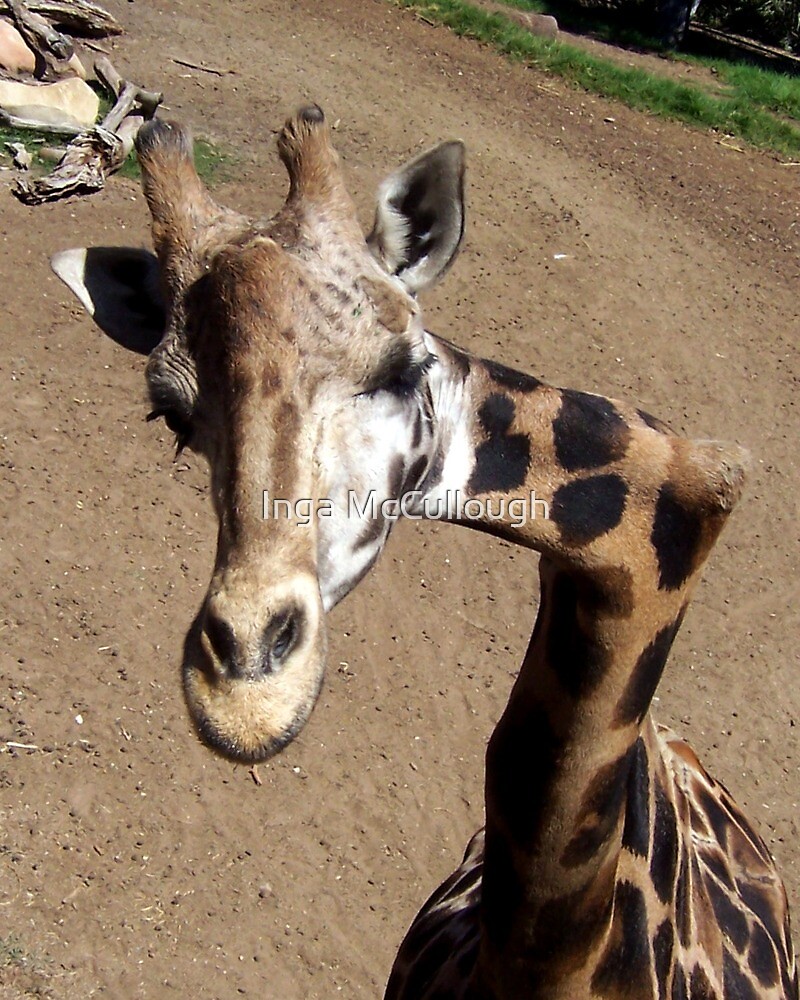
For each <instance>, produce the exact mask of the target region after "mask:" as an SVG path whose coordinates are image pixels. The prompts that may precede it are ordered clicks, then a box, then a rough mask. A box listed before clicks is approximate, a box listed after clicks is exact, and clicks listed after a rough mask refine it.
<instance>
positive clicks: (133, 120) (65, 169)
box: [14, 59, 162, 205]
mask: <svg viewBox="0 0 800 1000" xmlns="http://www.w3.org/2000/svg"><path fill="white" fill-rule="evenodd" d="M98 62H100V63H101V67H100V68H98V67H97V65H95V72H97V74H98V76H99V77H100V78H101V79H102V80H103V82H104V83H105V85H106V86H108V87H109V89H110V90H111V91H112V92H113V93H114V94H115V96H116V98H117V100H116V103H115V104H114V107H113V108H112V109H111V110H110V111H109V112H108V114H107V115H106V117H105V118H104V119H103V121H102V123H101V124H100V125H95V126H94V128H91V129H88V130H87V131H85V132H82V133H81V134H80V135H79V136H78V137H77V138H76V139H75V140H74V141H73V142H71V143H70V144H69V146H68V147H67V150H66V152H65V153H64V156H63V157H62V159H61V162H60V163H59V164H58V165H57V166H56V168H55V170H53V172H52V173H51V174H49V175H48V176H47V177H40V178H38V179H37V180H35V181H28V180H26V179H20V180H18V181H17V186H16V189H15V192H14V193H15V194H16V195H17V197H18V198H19V199H20V200H21V201H23V202H25V204H26V205H40V204H42V202H45V201H56V200H57V199H59V198H66V197H67V196H68V195H72V194H92V193H93V192H95V191H99V190H101V188H103V187H104V185H105V182H106V177H107V176H108V175H109V174H111V173H113V172H114V171H115V170H118V169H119V168H120V167H121V166H122V164H123V163H124V162H125V159H126V157H127V156H128V154H129V153H130V151H131V149H132V147H133V140H134V139H135V137H136V133H137V132H138V131H139V128H140V127H141V125H142V123H143V122H144V121H145V119H147V118H152V117H153V115H154V114H155V112H156V109H157V108H158V105H159V104H160V103H161V101H162V95H161V94H152V93H150V92H149V91H147V90H143V89H142V88H141V87H137V86H136V84H134V83H130V82H129V81H127V80H123V79H122V77H121V76H120V75H119V73H117V71H116V70H115V69H114V67H113V66H112V65H111V63H110V62H109V61H108V60H107V59H105V60H98Z"/></svg>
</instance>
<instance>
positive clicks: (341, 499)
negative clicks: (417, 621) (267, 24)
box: [53, 105, 798, 1000]
mask: <svg viewBox="0 0 800 1000" xmlns="http://www.w3.org/2000/svg"><path fill="white" fill-rule="evenodd" d="M278 149H279V153H280V156H281V159H282V160H283V162H284V164H285V165H286V168H287V170H288V173H289V193H288V196H287V199H286V202H285V204H284V206H283V208H282V209H281V210H280V211H279V212H278V214H277V215H276V216H275V217H274V218H271V219H268V220H251V219H247V218H245V217H243V216H241V215H239V214H238V213H235V212H232V211H230V210H228V209H225V208H223V207H221V206H219V205H217V204H216V203H215V202H214V201H213V200H212V198H211V197H210V195H209V194H208V192H207V191H206V190H205V188H204V186H203V185H202V183H201V182H200V180H199V178H198V176H197V174H196V171H195V169H194V165H193V161H192V153H191V140H190V138H189V136H188V134H187V133H186V132H185V131H184V130H183V129H181V128H180V127H179V126H177V125H173V124H169V123H165V122H158V121H156V122H153V123H150V124H148V125H146V126H145V127H144V128H143V129H142V131H141V132H140V134H139V137H138V139H137V151H138V155H139V160H140V163H141V166H142V173H143V182H144V190H145V195H146V197H147V201H148V205H149V208H150V212H151V215H152V233H153V242H154V246H155V255H152V254H150V253H149V252H147V251H142V250H124V249H120V248H92V249H88V250H87V249H81V250H72V251H66V252H64V253H61V254H58V255H57V256H56V257H55V258H54V262H53V266H54V268H55V270H56V272H57V273H58V274H59V275H60V276H61V277H62V278H63V279H64V280H65V281H66V283H67V284H68V285H69V286H70V287H71V288H72V289H73V291H74V292H75V293H76V294H77V296H78V298H79V299H80V300H81V302H82V303H83V304H84V305H85V306H86V308H87V309H88V310H89V312H90V313H91V314H92V315H93V316H94V318H95V319H96V321H97V322H98V323H99V324H100V325H101V326H102V327H103V328H104V329H105V330H106V331H107V332H109V333H110V334H111V335H112V336H113V337H115V339H117V340H118V341H120V342H122V343H126V344H127V345H128V346H131V347H133V348H134V349H136V350H139V351H140V352H141V353H146V354H148V361H147V368H146V377H147V384H148V391H149V394H150V399H151V404H152V407H153V413H152V415H153V416H163V417H164V418H165V420H166V421H167V423H168V425H169V426H170V427H171V428H172V429H173V430H174V431H175V433H176V435H177V437H178V440H179V444H180V445H181V446H183V445H187V446H189V447H191V448H193V449H195V450H197V451H198V452H201V453H202V454H204V455H205V456H206V458H207V460H208V463H209V467H210V473H211V495H212V499H213V503H214V507H215V511H216V514H217V517H218V520H219V536H218V546H217V558H216V561H215V567H214V572H213V576H212V579H211V582H210V584H209V588H208V591H207V594H206V597H205V600H204V601H203V604H202V607H201V608H200V610H199V612H198V615H197V617H196V619H195V622H194V623H193V625H192V627H191V628H190V630H189V634H188V636H187V640H186V646H185V651H184V664H183V679H184V690H185V693H186V701H187V704H188V707H189V710H190V713H191V715H192V718H193V719H194V722H195V725H196V727H197V729H198V732H199V733H200V735H201V737H202V738H203V739H204V740H205V741H206V742H207V743H208V744H209V745H210V746H212V747H213V748H215V749H216V750H218V751H219V752H221V753H224V754H227V755H228V756H230V757H233V758H235V759H241V760H260V759H263V758H265V757H268V756H270V755H271V754H274V753H276V752H278V751H279V750H280V749H281V748H282V747H283V746H285V745H286V743H287V742H288V741H289V740H291V739H292V738H293V737H294V736H295V735H296V734H297V732H299V730H300V729H301V728H302V726H303V725H304V724H305V722H306V720H307V719H308V716H309V714H310V712H311V709H312V707H313V705H314V702H315V700H316V698H317V694H318V692H319V687H320V684H321V681H322V676H323V670H324V660H325V624H324V621H325V613H326V611H327V610H329V609H330V608H331V607H332V606H333V605H334V604H335V603H336V602H337V601H339V600H340V599H341V598H342V597H344V596H345V594H347V593H348V592H349V591H350V590H352V588H353V587H355V586H356V584H357V583H358V581H359V580H360V579H361V578H362V577H363V575H364V574H365V573H366V572H367V571H368V570H369V568H370V567H371V566H372V564H373V563H374V561H375V559H376V558H377V556H378V554H379V553H380V551H381V549H382V547H383V545H384V544H385V542H386V538H387V536H388V533H389V531H390V528H391V526H392V524H393V523H394V519H393V518H392V517H391V516H388V515H387V509H388V508H385V507H384V508H381V506H380V504H381V503H389V504H392V503H398V502H400V501H402V500H403V499H404V498H409V497H413V501H412V502H411V503H410V506H408V508H407V511H406V512H407V513H409V514H411V516H416V514H418V513H419V512H420V511H423V513H424V503H423V501H424V502H425V503H435V502H438V503H439V504H441V503H444V502H449V501H450V500H451V499H452V497H454V496H455V497H457V498H459V499H457V500H456V502H455V504H454V506H453V509H452V510H450V509H447V516H448V519H449V520H452V521H453V522H454V523H457V524H458V523H462V524H463V523H467V524H472V526H476V522H477V526H478V527H480V528H481V529H482V530H485V531H487V532H491V533H494V534H497V535H500V536H502V537H504V538H507V539H511V540H513V541H515V542H518V543H519V544H520V545H523V546H526V547H528V548H532V549H535V550H536V551H538V552H539V553H540V554H541V564H540V576H541V601H540V606H539V612H538V617H537V620H536V625H535V628H534V630H533V634H532V636H531V641H530V645H529V647H528V651H527V653H526V655H525V657H524V659H523V663H522V667H521V670H520V673H519V677H518V679H517V681H516V683H515V685H514V687H513V690H512V692H511V696H510V699H509V702H508V705H507V707H506V710H505V712H504V714H503V716H502V718H501V720H500V722H499V723H498V725H497V727H496V729H495V731H494V733H493V735H492V738H491V740H490V744H489V749H488V752H487V759H486V828H485V831H481V832H480V833H479V834H477V835H476V837H475V838H473V841H472V842H471V844H470V846H469V848H468V850H467V854H466V856H465V858H464V861H463V863H462V865H461V866H460V868H459V869H458V870H457V871H456V872H455V873H454V874H453V876H451V878H450V879H448V880H447V882H446V883H445V884H444V885H443V886H442V887H440V889H439V890H437V892H436V893H435V894H434V895H433V896H432V897H431V899H430V900H429V901H428V903H427V904H426V905H425V907H424V908H423V910H422V911H421V913H420V915H419V916H418V917H417V919H416V920H415V921H414V923H413V925H412V927H411V928H410V930H409V932H408V935H407V937H406V940H405V942H404V943H403V945H402V946H401V949H400V952H399V954H398V957H397V959H396V962H395V966H394V969H393V972H392V975H391V978H390V981H389V984H388V986H387V992H386V996H387V997H389V998H403V1000H426V998H433V997H438V998H444V997H448V998H473V1000H477V998H483V1000H489V998H491V1000H501V998H502V1000H512V998H513V1000H520V998H523V997H524V998H547V1000H593V998H598V1000H599V998H603V1000H626V998H627V1000H682V998H684V1000H756V998H759V1000H797V998H798V988H797V972H796V967H795V958H794V951H793V946H792V941H791V936H790V930H789V917H788V908H787V903H786V895H785V892H784V889H783V886H782V884H781V881H780V879H779V877H778V875H777V873H776V870H775V866H774V863H773V861H772V858H771V857H770V854H769V851H768V850H767V848H766V846H765V844H764V842H763V841H762V840H761V839H760V837H759V836H758V834H757V833H755V832H754V830H753V828H752V826H751V825H750V824H749V823H748V821H747V820H746V819H745V817H744V816H743V815H742V814H741V812H740V811H739V810H738V808H737V807H736V806H735V804H734V803H733V801H732V799H731V797H730V795H729V794H728V793H727V791H726V790H725V789H724V788H722V786H720V785H718V784H717V783H716V782H714V780H713V779H711V778H710V777H709V776H708V775H707V774H706V772H705V771H704V770H703V768H702V767H701V765H700V764H699V762H698V761H697V758H696V757H695V756H694V754H693V752H692V751H691V750H690V749H689V748H688V747H687V746H686V744H683V743H681V742H680V741H679V740H677V739H676V738H675V737H674V736H672V735H671V734H669V733H667V732H665V731H663V730H661V729H659V728H657V727H656V726H655V724H654V723H653V721H652V719H651V716H650V703H651V701H652V698H653V694H654V692H655V690H656V685H657V684H658V681H659V679H660V677H661V673H662V671H663V668H664V664H665V661H666V658H667V655H668V654H669V650H670V647H671V645H672V642H673V639H674V637H675V634H676V632H677V630H678V628H679V627H680V623H681V621H682V619H683V616H684V614H685V611H686V607H687V603H688V601H689V599H690V596H691V593H692V590H693V588H694V586H695V584H696V582H697V580H698V577H699V574H700V572H701V569H702V566H703V563H704V562H705V559H706V557H707V555H708V553H709V551H710V549H711V547H712V546H713V544H714V542H715V541H716V538H717V536H718V535H719V532H720V531H721V530H722V527H723V526H724V524H725V522H726V520H727V518H728V516H729V515H730V512H731V510H732V509H733V507H734V505H735V503H736V501H737V499H738V497H739V495H740V492H741V489H742V484H743V481H744V469H745V464H746V456H745V454H744V453H743V452H742V450H741V449H739V448H737V447H736V446H728V445H722V444H719V443H716V442H708V441H690V440H687V439H685V438H681V437H678V436H676V435H674V434H672V433H671V432H670V431H669V429H668V428H666V427H665V426H664V425H663V424H661V423H660V422H659V421H657V420H654V419H653V418H652V417H650V416H649V415H648V414H646V413H643V412H641V411H639V410H637V409H636V408H635V407H633V406H630V405H628V404H625V403H621V402H618V401H615V400H610V399H605V398H603V397H600V396H597V395H593V394H590V393H582V392H577V391H574V390H561V389H556V388H553V387H552V386H549V385H547V384H546V383H544V382H541V381H540V380H539V379H537V378H534V377H532V376H529V375H525V374H522V373H520V372H516V371H514V370H512V369H509V368H506V367H504V366H502V365H499V364H497V363H495V362H491V361H485V360H481V359H479V358H476V357H473V356H471V355H469V354H467V353H465V352H463V351H461V350H459V349H458V348H457V347H455V346H453V345H452V344H450V343H449V342H448V341H445V340H442V339H441V338H438V337H436V336H434V335H433V334H431V333H430V332H429V331H427V330H426V329H425V327H424V325H423V321H422V317H421V313H420V309H419V306H418V304H417V301H416V295H417V293H418V292H419V291H421V290H423V289H425V288H427V287H429V286H430V285H431V284H433V283H434V282H435V281H436V280H438V278H439V277H440V276H441V275H442V274H443V273H444V272H445V271H446V270H447V268H448V267H449V266H450V265H451V263H452V261H453V259H454V257H455V256H456V254H457V252H458V248H459V246H460V243H461V239H462V235H463V229H464V209H463V177H464V154H463V146H462V145H461V144H460V143H453V142H451V143H444V144H442V145H440V146H438V147H436V148H435V149H433V150H430V151H428V152H426V153H423V154H422V155H420V156H418V157H416V158H415V159H413V160H412V161H410V162H409V163H407V164H406V165H405V166H403V167H401V168H400V169H399V170H398V171H396V172H395V173H394V174H392V175H391V176H390V177H389V178H388V179H387V180H386V181H385V182H384V183H383V185H382V186H381V188H380V190H379V194H378V206H377V210H376V216H375V224H374V226H373V229H372V231H371V232H370V234H369V235H368V236H367V237H366V238H365V237H364V235H363V233H362V230H361V228H360V227H359V225H358V221H357V219H356V213H355V210H354V207H353V204H352V201H351V200H350V197H349V195H348V193H347V190H346V187H345V183H344V179H343V176H342V172H341V169H340V166H339V162H338V157H337V154H336V152H335V150H334V148H333V145H332V143H331V140H330V134H329V131H328V127H327V124H326V122H325V118H324V115H323V113H322V111H321V110H320V109H319V108H318V107H317V106H316V105H315V106H312V107H309V108H305V109H301V110H300V111H299V112H298V113H297V114H296V115H295V116H294V117H293V118H291V119H290V120H289V121H288V122H287V124H286V126H285V127H284V129H283V131H282V132H281V134H280V137H279V140H278ZM265 491H266V492H267V493H268V494H269V496H271V497H273V498H275V497H277V498H280V499H282V500H285V501H286V503H287V507H286V508H285V509H282V511H281V516H277V517H265V516H264V496H265ZM350 492H354V493H355V494H356V495H357V496H360V497H362V498H363V497H364V496H367V495H369V496H372V497H374V498H376V499H377V501H378V502H379V506H378V508H377V510H378V513H375V512H370V513H369V514H365V512H364V510H362V511H361V512H360V514H358V515H357V516H351V515H352V511H351V510H350V509H349V508H348V505H347V503H346V498H347V496H348V495H349V493H350ZM525 496H535V497H538V498H540V499H541V500H542V501H543V502H544V503H545V505H546V508H547V515H548V516H546V517H535V516H531V517H522V518H514V517H512V516H511V515H510V514H509V513H508V510H509V508H508V506H506V508H505V511H506V513H505V514H502V513H501V514H499V515H498V516H490V515H489V513H488V512H489V511H495V512H496V511H499V510H500V508H501V507H502V504H500V503H499V501H506V502H508V501H511V500H514V499H518V498H520V497H525ZM322 498H325V499H327V500H330V502H331V505H332V510H328V512H327V515H328V516H325V517H316V516H311V517H305V516H303V514H302V512H303V511H307V510H310V509H311V508H306V507H305V506H303V507H298V506H297V504H299V503H303V504H305V503H306V502H308V503H309V504H313V503H318V502H319V501H320V500H321V499H322ZM472 502H475V503H476V504H477V505H478V506H477V508H475V509H476V510H478V511H480V510H484V511H486V512H487V513H485V514H484V515H483V516H481V514H480V513H478V514H477V515H476V518H475V519H472V518H471V517H470V516H469V513H468V510H472V509H473V508H468V505H469V504H470V503H472ZM493 504H494V506H493ZM481 505H482V506H481Z"/></svg>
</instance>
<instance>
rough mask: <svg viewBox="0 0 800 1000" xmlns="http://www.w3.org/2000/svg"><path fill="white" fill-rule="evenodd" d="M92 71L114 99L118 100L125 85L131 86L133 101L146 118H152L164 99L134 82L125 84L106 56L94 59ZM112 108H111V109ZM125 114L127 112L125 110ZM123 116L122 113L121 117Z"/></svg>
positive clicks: (161, 95)
mask: <svg viewBox="0 0 800 1000" xmlns="http://www.w3.org/2000/svg"><path fill="white" fill-rule="evenodd" d="M94 72H95V76H96V77H97V79H98V80H99V81H100V83H102V84H103V86H104V87H105V88H106V89H107V90H109V91H110V92H111V94H112V96H113V97H114V98H115V100H117V101H119V100H120V98H121V96H122V92H123V90H124V89H125V87H126V86H128V87H133V88H134V90H135V94H134V102H135V103H136V104H138V105H139V107H140V108H141V109H142V111H143V112H144V113H145V116H146V117H147V118H152V117H153V115H154V114H155V113H156V108H157V107H158V106H159V104H161V102H162V101H163V100H164V95H163V94H156V93H153V92H152V91H149V90H143V89H142V88H141V87H137V86H135V84H132V83H128V84H126V82H125V80H123V79H122V77H121V76H120V75H119V73H118V72H117V71H116V69H115V68H114V66H113V65H112V63H111V60H110V59H108V58H107V57H106V56H100V57H99V58H97V59H95V61H94ZM113 110H114V109H113V108H112V111H113ZM126 114H127V112H126ZM124 117H125V116H124V115H123V118H124Z"/></svg>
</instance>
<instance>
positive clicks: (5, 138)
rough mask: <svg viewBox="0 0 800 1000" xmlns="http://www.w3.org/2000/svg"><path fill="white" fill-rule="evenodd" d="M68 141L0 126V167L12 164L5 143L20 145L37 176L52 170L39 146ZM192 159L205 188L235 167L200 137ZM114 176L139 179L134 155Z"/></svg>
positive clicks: (220, 181)
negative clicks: (205, 185) (24, 149)
mask: <svg viewBox="0 0 800 1000" xmlns="http://www.w3.org/2000/svg"><path fill="white" fill-rule="evenodd" d="M68 141H69V140H68V139H65V138H64V137H62V136H58V135H46V134H44V133H40V132H36V131H35V130H34V129H21V128H8V127H6V126H0V164H1V165H3V166H7V165H10V163H11V161H12V154H11V153H10V152H9V151H8V150H7V149H6V143H8V142H21V143H22V144H23V146H25V148H26V149H27V150H28V152H29V153H30V154H31V156H32V157H33V164H32V172H33V174H34V175H35V176H41V175H42V174H45V173H47V172H48V171H49V170H52V169H53V162H52V161H51V160H45V159H43V158H42V156H41V155H40V153H39V150H40V149H41V148H42V147H43V146H54V147H56V146H62V147H63V146H65V145H66V144H67V142H68ZM194 158H195V165H196V167H197V172H198V174H199V175H200V177H201V178H202V179H203V181H204V182H205V183H206V184H207V185H208V186H209V187H213V186H214V185H215V184H223V183H224V182H225V181H227V180H230V178H231V176H232V175H233V172H234V169H235V166H236V158H235V157H234V156H233V154H232V153H230V152H227V151H225V150H222V149H220V148H219V147H218V146H215V145H214V144H213V143H212V142H210V141H209V140H208V139H203V138H202V137H200V138H197V139H196V140H195V144H194ZM118 173H119V174H120V175H121V176H122V177H127V178H129V179H138V178H139V177H140V176H141V174H140V171H139V164H138V163H137V162H136V154H135V153H131V154H130V156H129V157H128V158H127V160H126V161H125V162H124V163H123V164H122V166H121V167H120V169H119V171H118Z"/></svg>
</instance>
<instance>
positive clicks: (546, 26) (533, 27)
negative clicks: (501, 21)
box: [482, 3, 558, 39]
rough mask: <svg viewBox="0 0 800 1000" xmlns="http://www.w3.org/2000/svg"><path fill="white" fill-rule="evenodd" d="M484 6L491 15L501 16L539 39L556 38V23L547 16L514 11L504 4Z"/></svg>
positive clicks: (552, 18)
mask: <svg viewBox="0 0 800 1000" xmlns="http://www.w3.org/2000/svg"><path fill="white" fill-rule="evenodd" d="M482 6H484V9H485V10H489V11H490V12H491V13H492V14H502V15H503V17H505V18H506V19H507V20H509V21H512V22H513V23H514V24H516V25H519V27H520V28H524V29H525V30H526V31H530V33H531V34H532V35H539V37H541V38H551V39H554V38H557V37H558V21H556V19H555V18H554V17H551V16H550V15H549V14H529V13H527V12H526V11H524V10H514V8H513V7H506V6H505V5H504V4H495V3H490V4H486V5H482Z"/></svg>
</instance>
